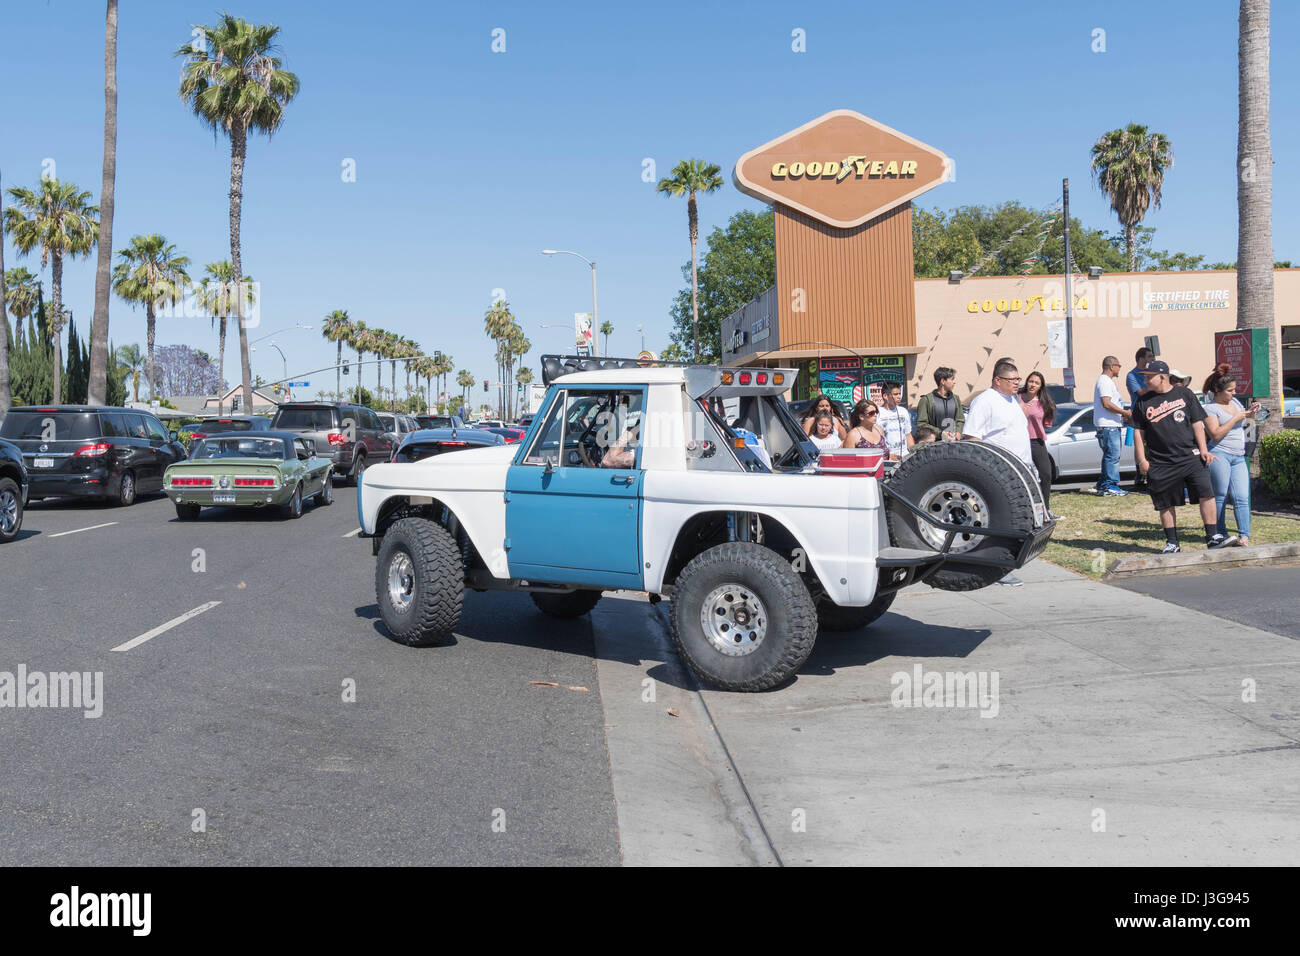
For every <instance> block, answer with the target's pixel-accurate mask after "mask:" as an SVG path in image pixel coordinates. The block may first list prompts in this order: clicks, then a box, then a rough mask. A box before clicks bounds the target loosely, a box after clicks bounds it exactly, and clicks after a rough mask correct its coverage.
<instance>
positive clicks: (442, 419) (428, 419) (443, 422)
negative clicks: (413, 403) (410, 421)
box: [415, 415, 451, 428]
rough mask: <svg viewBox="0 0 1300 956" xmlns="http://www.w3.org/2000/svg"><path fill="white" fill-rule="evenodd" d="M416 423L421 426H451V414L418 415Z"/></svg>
mask: <svg viewBox="0 0 1300 956" xmlns="http://www.w3.org/2000/svg"><path fill="white" fill-rule="evenodd" d="M415 421H416V423H417V424H418V425H419V426H420V427H421V428H450V427H451V416H450V415H416V416H415Z"/></svg>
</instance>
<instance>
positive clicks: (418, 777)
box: [0, 486, 619, 865]
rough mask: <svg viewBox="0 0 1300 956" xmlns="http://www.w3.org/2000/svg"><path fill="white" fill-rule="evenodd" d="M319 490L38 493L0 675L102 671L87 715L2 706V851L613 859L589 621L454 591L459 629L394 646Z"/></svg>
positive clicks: (348, 505)
mask: <svg viewBox="0 0 1300 956" xmlns="http://www.w3.org/2000/svg"><path fill="white" fill-rule="evenodd" d="M335 491H336V498H335V503H334V504H333V505H332V506H331V507H313V506H311V505H308V506H307V507H306V509H305V512H304V514H303V516H302V517H301V518H300V519H299V520H296V521H286V520H283V519H281V518H279V517H278V516H276V515H273V514H264V513H261V512H237V511H234V510H231V509H213V510H211V511H208V510H205V511H204V512H203V516H202V518H201V519H200V520H199V521H197V522H186V523H181V522H179V521H177V520H176V517H175V510H174V508H173V506H172V504H171V503H170V502H169V501H167V500H166V499H165V498H162V497H150V498H147V499H143V500H141V501H139V502H138V503H137V504H135V505H133V506H132V507H129V508H111V507H105V506H101V505H97V504H86V503H79V502H75V501H67V500H60V501H46V502H39V503H33V504H32V506H31V507H30V508H29V509H28V511H27V514H26V519H25V522H24V530H23V532H22V537H21V538H20V539H19V540H17V541H15V542H13V543H11V544H9V545H6V546H3V547H0V581H3V590H4V598H3V602H2V603H0V641H2V650H0V671H8V672H11V673H16V672H17V668H18V666H19V665H25V666H26V668H27V670H28V672H29V673H30V672H33V671H47V672H48V671H73V670H75V671H83V672H84V671H89V672H95V671H102V672H103V714H102V716H101V717H98V718H86V717H85V716H83V714H82V712H81V711H73V710H56V709H49V708H47V709H13V708H3V709H0V754H3V755H4V773H3V774H0V864H3V865H15V864H104V865H118V864H122V865H131V864H182V865H183V864H308V865H314V864H336V863H341V864H616V863H618V861H619V848H618V837H617V823H616V815H615V809H614V805H613V794H612V789H611V782H610V775H609V759H608V755H607V753H606V748H605V736H604V718H603V715H602V709H601V702H600V696H599V688H598V686H597V683H596V675H595V664H594V657H593V638H592V630H591V627H592V625H591V622H590V621H589V620H587V619H583V620H580V621H577V622H560V621H555V620H552V619H550V618H546V617H543V616H542V615H541V614H539V613H537V612H536V610H535V609H534V608H533V606H532V603H531V601H530V600H529V598H528V597H527V596H526V595H519V594H469V595H467V598H466V603H465V611H464V616H463V618H462V623H461V627H460V628H459V630H458V632H457V636H456V638H455V639H454V642H453V643H451V644H450V645H448V646H441V647H433V648H419V649H417V648H407V647H404V646H402V645H399V644H396V643H395V642H393V641H391V640H389V639H388V638H387V637H386V636H385V635H384V633H383V631H382V629H381V627H380V626H379V624H378V608H377V607H376V605H375V599H374V566H375V562H374V558H373V557H372V556H371V554H370V544H369V542H368V541H363V540H360V539H358V538H356V537H348V536H347V535H348V533H349V532H351V531H353V530H354V529H356V527H357V518H356V504H355V492H354V491H353V490H352V489H350V488H345V487H341V486H340V487H337V488H336V489H335ZM110 522H111V524H109V523H110ZM98 525H104V526H103V527H96V526H98ZM81 529H86V530H81ZM69 532H73V533H69ZM211 602H220V603H217V604H214V605H212V606H211V607H210V608H208V609H207V610H203V611H201V612H200V613H198V614H196V615H195V616H193V617H190V618H189V619H187V620H184V621H182V622H181V623H179V624H177V625H176V626H174V627H172V628H171V629H169V630H166V631H164V632H162V633H158V634H157V635H156V636H153V637H151V638H150V639H148V640H147V641H144V642H142V643H138V644H136V646H134V647H131V648H130V649H129V650H117V651H115V650H113V649H114V648H117V647H120V646H121V645H122V644H124V643H127V642H130V641H132V639H135V638H138V637H141V636H143V635H145V634H147V633H149V632H150V631H151V630H153V629H155V628H158V627H160V626H161V625H164V624H165V623H167V622H171V621H173V620H175V619H176V618H178V617H180V616H182V615H185V614H187V613H188V612H192V611H195V610H196V609H199V608H202V607H204V606H206V605H209V604H210V603H211ZM530 681H551V682H554V683H556V684H558V685H559V686H558V687H549V686H538V685H532V684H530V683H529V682H530ZM348 682H354V683H355V701H354V702H349V701H345V700H344V695H345V685H347V683H348ZM571 688H587V689H586V690H581V689H571ZM198 810H202V815H203V818H204V819H205V822H206V832H195V830H194V828H195V826H196V822H195V821H196V820H198V819H199V815H198V814H197V813H196V811H198Z"/></svg>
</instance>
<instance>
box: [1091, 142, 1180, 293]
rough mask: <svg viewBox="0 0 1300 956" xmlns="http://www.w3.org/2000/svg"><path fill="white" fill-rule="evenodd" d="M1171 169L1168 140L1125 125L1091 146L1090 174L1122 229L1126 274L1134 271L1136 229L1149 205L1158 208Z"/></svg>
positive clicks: (1171, 161)
mask: <svg viewBox="0 0 1300 956" xmlns="http://www.w3.org/2000/svg"><path fill="white" fill-rule="evenodd" d="M1173 165H1174V151H1173V147H1172V145H1171V144H1170V142H1169V137H1167V136H1165V135H1164V134H1163V133H1153V132H1151V131H1150V130H1149V129H1147V128H1146V127H1145V126H1140V125H1139V124H1137V123H1129V125H1128V126H1126V127H1124V128H1123V129H1113V130H1111V131H1110V132H1109V133H1104V134H1103V135H1102V136H1101V138H1100V139H1098V140H1097V142H1095V143H1093V144H1092V172H1093V175H1094V177H1095V178H1096V180H1097V185H1098V186H1100V187H1101V191H1102V192H1103V193H1105V195H1106V198H1107V199H1108V200H1110V207H1111V209H1113V210H1115V215H1116V216H1117V217H1118V218H1119V222H1120V225H1121V226H1123V227H1124V250H1125V252H1126V254H1127V255H1128V269H1129V272H1136V271H1137V242H1136V236H1137V226H1138V223H1140V222H1141V221H1142V218H1143V217H1144V216H1145V215H1146V214H1147V210H1148V209H1149V208H1150V207H1151V205H1152V203H1154V204H1155V206H1156V208H1157V209H1159V208H1160V192H1161V190H1162V189H1163V188H1164V184H1165V173H1166V172H1168V171H1169V170H1170V169H1171V168H1172V167H1173Z"/></svg>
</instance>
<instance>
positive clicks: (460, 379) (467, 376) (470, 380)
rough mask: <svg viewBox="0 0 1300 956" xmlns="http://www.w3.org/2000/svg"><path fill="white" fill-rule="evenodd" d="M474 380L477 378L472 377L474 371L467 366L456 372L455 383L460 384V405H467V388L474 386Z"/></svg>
mask: <svg viewBox="0 0 1300 956" xmlns="http://www.w3.org/2000/svg"><path fill="white" fill-rule="evenodd" d="M476 381H478V380H477V379H476V378H474V373H473V372H471V371H470V370H469V369H467V368H463V369H461V370H460V371H459V372H457V373H456V384H457V385H459V386H460V402H461V405H469V390H470V389H471V388H473V387H474V383H475V382H476Z"/></svg>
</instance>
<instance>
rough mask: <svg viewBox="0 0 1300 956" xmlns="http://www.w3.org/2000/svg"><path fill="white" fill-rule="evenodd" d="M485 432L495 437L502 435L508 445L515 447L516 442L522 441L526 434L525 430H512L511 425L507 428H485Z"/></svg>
mask: <svg viewBox="0 0 1300 956" xmlns="http://www.w3.org/2000/svg"><path fill="white" fill-rule="evenodd" d="M483 430H484V431H489V432H491V433H492V434H494V435H500V436H501V437H502V438H504V439H505V440H506V444H507V445H513V444H514V443H515V442H517V441H519V440H521V439H522V438H523V437H524V435H525V434H526V432H525V430H524V429H522V428H511V427H510V426H509V425H507V426H506V427H505V428H485V429H483Z"/></svg>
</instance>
